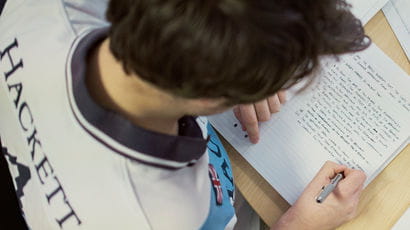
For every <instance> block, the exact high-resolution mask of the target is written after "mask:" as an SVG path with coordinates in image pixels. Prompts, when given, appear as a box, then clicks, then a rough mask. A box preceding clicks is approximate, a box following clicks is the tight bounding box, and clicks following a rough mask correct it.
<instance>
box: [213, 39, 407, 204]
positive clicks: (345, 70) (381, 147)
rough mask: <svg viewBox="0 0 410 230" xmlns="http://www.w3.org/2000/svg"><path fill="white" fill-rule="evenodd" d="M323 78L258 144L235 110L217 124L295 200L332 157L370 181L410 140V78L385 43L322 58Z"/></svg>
mask: <svg viewBox="0 0 410 230" xmlns="http://www.w3.org/2000/svg"><path fill="white" fill-rule="evenodd" d="M319 75H320V76H319V79H318V83H316V84H314V85H313V86H311V87H309V88H308V89H307V90H305V91H304V92H303V93H301V94H298V95H296V96H294V97H293V98H292V99H291V100H290V101H288V102H287V103H286V104H285V105H284V106H283V107H282V109H281V112H279V113H277V114H274V115H273V117H272V119H271V120H270V121H268V122H265V123H262V124H260V133H261V135H260V136H261V137H260V141H259V143H258V144H256V145H253V144H251V143H250V142H249V140H248V138H247V136H246V133H245V132H243V131H242V130H241V127H240V125H239V123H238V121H237V120H236V119H235V117H234V115H233V113H232V111H229V112H226V113H223V114H220V115H216V116H211V117H209V120H210V122H211V123H212V125H214V126H215V128H216V129H217V130H218V131H219V132H220V133H221V134H222V135H223V136H224V137H225V139H226V140H227V141H229V142H230V143H231V144H232V145H233V147H234V148H235V149H236V150H237V151H238V152H239V153H240V154H241V155H243V156H244V158H245V159H246V160H247V161H249V162H250V164H251V165H252V166H253V167H254V168H255V169H256V170H257V171H258V172H259V173H260V174H261V175H262V176H263V177H264V178H265V179H266V180H267V181H268V182H269V183H270V184H271V185H272V186H273V187H274V188H275V189H276V190H277V191H278V192H279V193H280V194H281V195H282V196H283V197H284V198H285V199H286V200H287V201H288V202H289V203H294V202H295V201H296V199H297V197H298V196H299V195H300V193H301V192H302V191H303V189H304V187H305V186H306V185H307V184H308V183H309V182H310V180H311V179H312V178H313V177H314V175H315V174H316V172H317V171H318V170H319V169H320V167H321V166H322V165H323V163H324V162H325V161H326V160H333V161H336V162H339V163H341V164H345V165H348V166H349V167H352V168H357V169H362V170H363V171H365V172H366V174H367V176H368V180H367V182H366V184H367V183H369V182H370V181H371V180H372V179H373V178H374V177H375V176H376V175H377V174H378V173H379V172H380V170H381V169H382V168H384V166H385V165H386V164H387V163H388V162H389V161H391V160H392V159H393V157H394V156H395V155H396V154H397V153H398V151H399V149H400V148H401V147H402V146H403V145H404V143H407V141H408V139H409V134H410V121H409V120H410V119H409V118H410V91H409V90H408V89H409V87H410V77H409V76H408V75H407V74H406V73H405V72H404V71H402V70H401V69H400V68H399V67H398V66H396V64H394V63H393V62H392V61H391V60H390V59H389V58H388V57H387V56H385V55H384V54H383V52H382V51H381V50H379V48H377V47H376V46H375V45H372V46H371V47H370V48H369V49H367V50H366V51H364V52H361V53H357V54H349V55H344V56H342V57H341V58H340V60H339V61H336V60H334V59H327V60H323V70H322V71H321V72H320V74H319Z"/></svg>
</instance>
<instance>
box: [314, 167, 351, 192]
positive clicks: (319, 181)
mask: <svg viewBox="0 0 410 230" xmlns="http://www.w3.org/2000/svg"><path fill="white" fill-rule="evenodd" d="M344 170H346V166H344V165H340V164H337V163H335V162H332V161H326V162H325V163H324V164H323V166H322V168H321V169H320V170H319V171H318V172H317V174H316V176H315V177H314V178H313V179H312V181H311V182H310V183H309V185H308V186H307V187H306V193H308V194H311V196H312V197H315V196H316V195H317V194H318V193H319V192H320V190H321V189H322V187H323V186H325V185H327V184H329V183H330V181H331V179H332V178H334V177H335V176H336V174H337V173H340V172H344Z"/></svg>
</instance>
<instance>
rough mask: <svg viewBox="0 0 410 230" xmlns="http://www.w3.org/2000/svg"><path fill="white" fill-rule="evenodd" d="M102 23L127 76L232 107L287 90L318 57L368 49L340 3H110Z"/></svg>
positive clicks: (339, 0)
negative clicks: (107, 27) (137, 77)
mask: <svg viewBox="0 0 410 230" xmlns="http://www.w3.org/2000/svg"><path fill="white" fill-rule="evenodd" d="M107 18H108V20H109V21H110V22H111V28H110V32H109V38H110V49H111V52H112V53H113V55H114V56H115V58H116V59H117V60H119V61H120V62H121V63H122V64H123V68H124V70H125V72H127V73H134V74H136V75H138V76H139V77H141V78H142V79H143V80H145V81H147V82H150V83H152V84H153V85H155V86H157V87H159V88H160V89H163V90H165V91H167V92H169V93H171V94H173V95H176V96H178V97H182V98H209V99H221V98H222V99H223V100H224V101H225V102H226V104H229V105H233V104H239V103H250V102H255V101H258V100H260V99H263V98H266V97H267V96H270V95H272V94H274V93H276V92H277V91H278V90H280V89H285V88H287V87H289V86H291V85H292V84H294V83H295V82H297V81H298V80H300V79H301V78H302V77H304V76H305V75H307V74H309V73H310V72H312V70H314V69H315V68H316V67H317V66H318V58H319V57H320V56H321V55H337V54H342V53H347V52H355V51H359V50H363V49H365V48H366V47H367V46H368V45H369V43H370V41H369V39H368V38H367V37H366V35H365V34H364V31H363V27H362V25H361V23H360V21H359V20H358V19H356V18H355V17H354V16H353V15H352V13H351V12H350V6H349V5H348V4H347V3H346V2H345V1H344V0H115V1H114V0H112V1H110V3H109V7H108V11H107Z"/></svg>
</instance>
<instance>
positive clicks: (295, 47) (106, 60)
mask: <svg viewBox="0 0 410 230" xmlns="http://www.w3.org/2000/svg"><path fill="white" fill-rule="evenodd" d="M3 2H4V1H3ZM106 7H107V3H106V2H104V1H97V0H95V1H90V0H87V1H85V0H84V1H78V0H77V1H69V0H66V1H58V0H41V1H33V0H26V1H22V0H13V1H5V5H4V8H3V10H2V12H1V15H0V29H1V37H0V74H1V78H0V114H1V119H0V138H1V144H2V152H3V153H4V154H3V156H4V157H5V159H6V160H7V162H8V166H9V170H10V173H11V175H12V177H13V181H14V186H15V190H16V195H17V198H18V203H19V205H20V207H21V212H22V215H23V216H24V218H25V221H26V223H27V226H28V227H29V228H30V229H33V230H36V229H41V230H43V229H87V230H88V229H99V230H101V229H121V230H126V229H178V230H182V229H232V228H233V227H234V225H235V222H236V217H235V214H234V211H235V210H234V208H233V205H232V204H233V202H234V199H235V197H234V196H235V190H234V185H233V177H232V173H231V167H230V164H229V159H228V158H227V156H226V152H225V150H224V149H223V146H222V145H221V143H220V141H219V140H218V138H217V136H216V135H215V132H214V131H213V129H212V127H211V126H210V125H209V124H208V122H207V120H206V118H205V117H204V116H206V115H210V114H215V113H219V112H222V111H225V110H227V109H232V107H233V106H237V105H239V107H236V112H237V115H238V118H239V119H240V120H241V121H242V123H243V125H244V127H245V128H246V129H247V130H252V131H253V133H252V135H251V136H253V137H255V136H256V138H255V139H252V140H253V141H254V142H257V126H255V124H256V123H255V121H257V120H258V118H259V119H261V118H262V117H263V116H266V115H263V116H261V113H266V112H267V111H269V112H273V111H274V110H275V106H272V103H271V102H272V98H273V99H274V98H275V97H279V96H280V94H279V95H278V94H277V93H278V92H279V91H280V90H285V89H286V88H288V87H290V86H291V85H292V84H294V83H295V82H298V81H299V80H300V79H302V78H303V77H304V76H305V75H307V74H308V73H311V72H312V70H314V69H315V68H316V67H317V66H318V62H319V61H318V60H319V57H320V56H322V55H337V54H341V53H346V52H355V51H359V50H363V49H365V48H366V47H367V46H368V42H367V41H368V40H367V39H366V36H365V35H364V32H363V28H362V26H361V24H360V22H359V21H358V20H357V19H356V18H355V17H354V16H353V15H352V14H351V13H350V11H349V7H348V5H347V4H346V3H345V2H344V1H333V0H332V1H330V0H252V1H245V0H220V1H214V0H208V1H201V0H191V1H187V0H186V1H184V0H115V1H111V2H109V3H108V9H107V11H106ZM105 12H107V13H106V15H107V19H108V22H107V21H106V20H105V19H104V14H105ZM272 95H273V96H272ZM270 100H271V102H270ZM274 100H276V102H277V100H278V98H276V99H274ZM279 101H280V100H279ZM253 103H255V106H254V105H252V104H253ZM273 104H274V103H273ZM261 105H262V106H261ZM269 105H271V106H269ZM255 108H256V110H255ZM276 109H277V108H276ZM263 111H265V112H263ZM258 114H259V115H258ZM197 116H200V117H197ZM268 116H269V114H268ZM262 119H263V118H262ZM337 172H343V173H344V175H345V179H343V180H342V181H341V182H340V183H339V185H338V187H337V189H336V190H335V191H334V193H332V194H331V195H330V196H329V197H328V198H327V199H326V201H325V202H324V203H322V204H318V203H316V202H315V199H314V198H315V196H316V195H317V192H318V188H320V187H321V186H323V185H324V184H326V183H328V182H329V178H331V177H333V176H334V175H335V173H337ZM364 178H365V176H364V174H363V173H362V172H360V171H357V170H353V169H348V168H346V167H345V166H341V165H338V164H336V163H332V162H328V163H326V164H325V165H324V166H323V168H322V169H321V170H320V171H319V172H318V174H317V176H316V177H315V178H314V179H313V180H312V182H311V183H310V184H309V185H308V186H307V188H306V190H305V191H304V192H303V194H302V195H301V196H300V198H299V199H298V201H297V202H296V203H295V204H294V205H293V206H292V207H291V208H290V209H289V210H288V211H287V212H286V213H285V214H284V215H283V216H282V217H281V218H280V220H279V221H278V222H277V223H276V225H275V226H274V227H273V229H331V228H335V227H336V226H338V225H340V224H342V223H344V222H346V221H348V220H350V219H351V218H352V217H354V216H355V210H356V207H357V203H358V200H359V196H360V192H361V190H362V186H363V181H364Z"/></svg>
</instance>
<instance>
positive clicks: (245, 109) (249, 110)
mask: <svg viewBox="0 0 410 230" xmlns="http://www.w3.org/2000/svg"><path fill="white" fill-rule="evenodd" d="M285 101H286V91H279V92H278V93H277V94H275V95H273V96H270V97H268V98H266V99H263V100H261V101H258V102H256V103H254V104H243V105H237V106H235V107H234V109H233V112H234V114H235V117H236V118H237V119H238V121H239V122H240V123H241V125H242V130H243V131H246V132H247V133H248V136H249V140H250V141H251V142H252V143H254V144H256V143H257V142H258V141H259V124H258V122H263V121H268V120H269V119H270V117H271V115H272V113H276V112H279V110H280V106H281V105H282V104H283V103H285Z"/></svg>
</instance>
